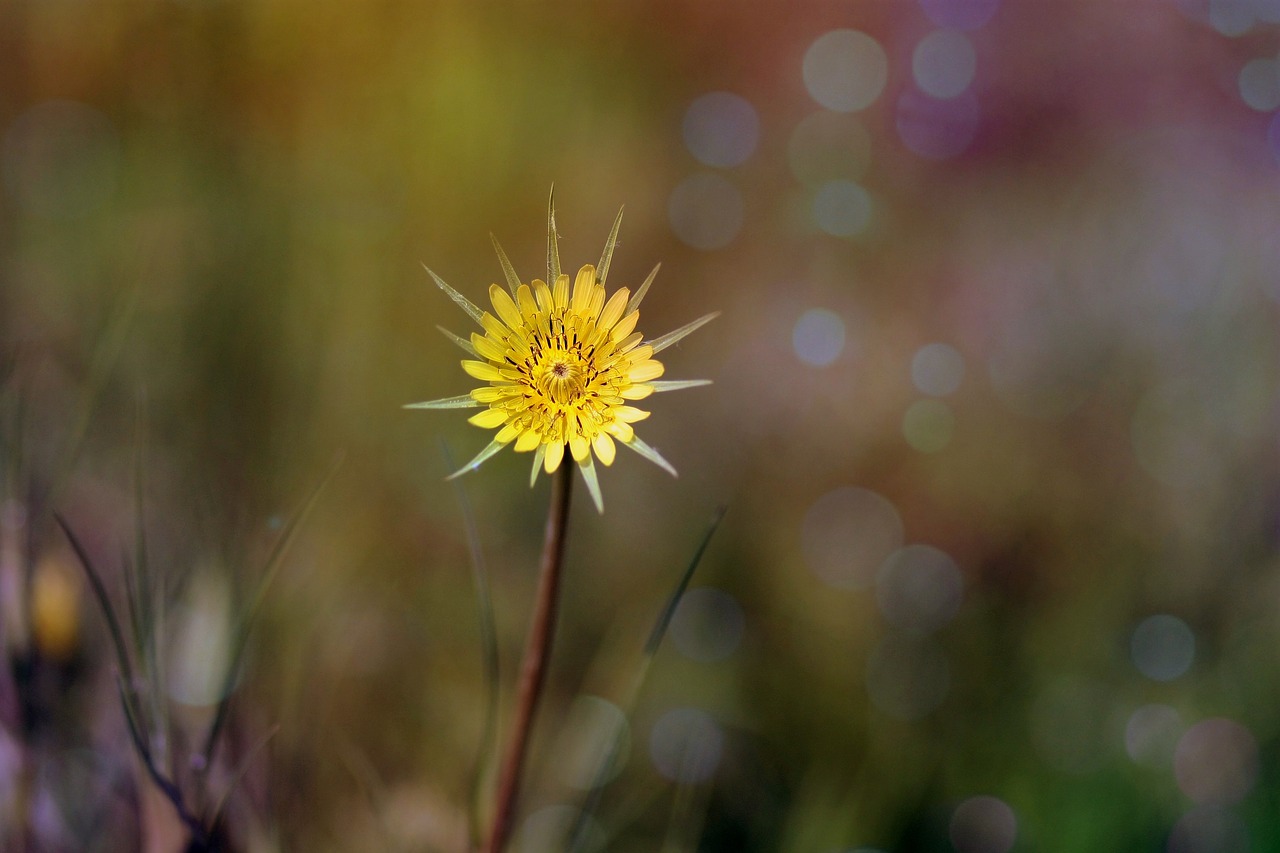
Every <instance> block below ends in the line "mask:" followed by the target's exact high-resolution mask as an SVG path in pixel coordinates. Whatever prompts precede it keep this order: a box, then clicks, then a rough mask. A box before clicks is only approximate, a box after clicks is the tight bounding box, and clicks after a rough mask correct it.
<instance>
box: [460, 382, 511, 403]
mask: <svg viewBox="0 0 1280 853" xmlns="http://www.w3.org/2000/svg"><path fill="white" fill-rule="evenodd" d="M519 394H520V389H519V387H517V386H515V385H485V386H484V387H482V388H475V389H472V391H471V399H472V400H475V401H477V402H480V403H496V402H498V401H499V400H502V399H505V398H507V397H513V396H519Z"/></svg>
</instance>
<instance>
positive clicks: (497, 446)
mask: <svg viewBox="0 0 1280 853" xmlns="http://www.w3.org/2000/svg"><path fill="white" fill-rule="evenodd" d="M504 447H506V444H504V443H502V442H501V441H491V442H489V445H488V446H487V447H485V449H484V450H481V451H480V452H479V453H477V454H476V458H475V459H472V460H471V461H470V462H468V463H467V464H466V465H463V466H462V467H461V468H459V469H458V470H457V471H454V472H453V473H452V474H450V475H449V476H448V477H445V479H446V480H453V479H456V478H458V477H461V476H462V475H463V474H465V473H467V472H468V471H474V470H476V469H477V468H479V467H480V464H481V463H482V462H484V460H486V459H488V458H489V457H490V456H492V455H493V454H495V453H497V452H498V451H499V450H501V449H502V448H504Z"/></svg>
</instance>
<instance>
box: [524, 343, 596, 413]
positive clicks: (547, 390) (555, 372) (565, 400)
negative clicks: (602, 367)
mask: <svg viewBox="0 0 1280 853" xmlns="http://www.w3.org/2000/svg"><path fill="white" fill-rule="evenodd" d="M533 386H534V387H535V388H536V389H537V390H538V391H539V392H541V393H542V394H543V395H544V396H546V398H547V399H548V400H550V401H551V402H552V403H555V404H557V405H561V406H564V405H568V404H570V403H573V402H575V401H577V400H579V399H581V397H582V395H583V392H585V391H586V390H587V371H586V365H584V364H583V363H582V359H581V357H578V356H575V355H574V354H572V353H568V352H564V351H563V350H561V351H551V352H548V353H546V354H545V355H544V356H543V357H542V359H541V360H540V361H539V362H538V364H537V365H535V367H534V369H533Z"/></svg>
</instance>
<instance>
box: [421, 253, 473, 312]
mask: <svg viewBox="0 0 1280 853" xmlns="http://www.w3.org/2000/svg"><path fill="white" fill-rule="evenodd" d="M422 268H423V269H424V270H426V271H427V274H428V275H430V276H431V278H432V279H433V280H434V281H435V283H436V285H437V286H438V287H439V288H440V289H441V290H443V291H444V292H445V293H447V294H449V298H450V299H452V300H453V301H454V302H456V303H458V306H459V307H460V308H462V310H463V311H466V312H467V316H469V317H470V318H471V319H472V320H475V321H476V322H477V323H479V322H480V318H481V317H482V316H483V313H484V312H482V311H481V310H480V309H479V308H477V307H476V306H475V305H473V304H472V303H471V300H470V299H468V298H467V297H465V296H463V295H462V294H461V293H459V292H458V291H456V290H454V289H453V288H452V287H450V286H449V285H447V284H445V281H444V279H442V278H441V277H440V276H438V275H436V274H435V273H434V272H432V270H431V267H429V266H427V265H426V264H423V265H422Z"/></svg>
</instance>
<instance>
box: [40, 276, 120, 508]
mask: <svg viewBox="0 0 1280 853" xmlns="http://www.w3.org/2000/svg"><path fill="white" fill-rule="evenodd" d="M141 292H142V287H141V285H140V284H138V283H135V284H134V285H133V286H132V287H130V288H129V290H128V291H127V293H126V294H125V296H124V298H123V299H122V300H121V301H120V303H119V304H118V305H117V306H116V308H115V310H114V311H113V312H112V314H111V319H109V320H108V321H107V325H106V330H105V332H104V333H103V335H102V338H101V340H100V342H99V343H98V346H97V347H96V348H95V349H94V352H93V357H92V360H91V361H90V362H89V375H88V378H87V379H86V380H85V383H84V395H83V396H82V397H81V399H80V408H79V411H78V412H77V414H76V420H75V426H74V427H72V429H71V432H70V433H69V435H70V438H69V439H68V441H67V447H66V451H65V452H64V453H62V454H60V467H59V469H58V470H57V471H56V472H55V473H54V477H53V486H52V487H51V488H50V489H49V493H48V505H49V506H57V505H58V503H59V501H60V500H61V498H62V492H63V490H64V489H65V488H66V486H67V483H68V482H70V478H71V472H72V470H73V469H74V467H75V462H76V459H77V458H79V455H80V448H81V447H82V446H83V445H84V440H85V437H86V436H88V434H89V423H90V421H91V420H92V418H93V412H94V409H96V408H97V405H98V397H99V396H100V395H101V394H102V389H103V388H105V387H106V384H107V377H108V376H109V375H110V373H111V371H112V369H113V368H114V367H115V364H116V360H117V359H118V358H119V357H120V353H121V351H123V350H124V344H125V341H126V340H128V331H129V326H130V325H131V324H132V322H133V315H134V314H135V313H136V311H137V307H138V300H139V295H140V294H141Z"/></svg>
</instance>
